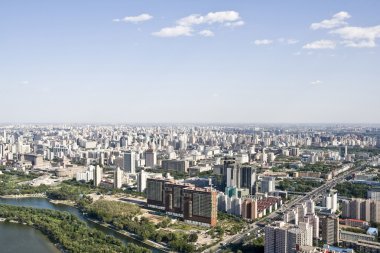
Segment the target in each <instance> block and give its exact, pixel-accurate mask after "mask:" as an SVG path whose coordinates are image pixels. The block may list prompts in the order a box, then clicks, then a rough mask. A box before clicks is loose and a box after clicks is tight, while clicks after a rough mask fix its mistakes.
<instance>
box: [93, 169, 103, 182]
mask: <svg viewBox="0 0 380 253" xmlns="http://www.w3.org/2000/svg"><path fill="white" fill-rule="evenodd" d="M102 174H103V173H102V168H101V167H100V166H99V165H96V168H95V170H94V186H99V184H100V182H101V181H102V176H103V175H102Z"/></svg>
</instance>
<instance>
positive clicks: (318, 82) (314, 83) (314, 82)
mask: <svg viewBox="0 0 380 253" xmlns="http://www.w3.org/2000/svg"><path fill="white" fill-rule="evenodd" d="M322 83H323V82H322V81H321V80H315V81H311V82H310V84H312V85H318V84H322Z"/></svg>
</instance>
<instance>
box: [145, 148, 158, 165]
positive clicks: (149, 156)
mask: <svg viewBox="0 0 380 253" xmlns="http://www.w3.org/2000/svg"><path fill="white" fill-rule="evenodd" d="M156 165H157V153H156V152H155V151H154V150H153V149H149V150H147V151H146V152H145V166H147V167H151V168H153V167H154V166H156Z"/></svg>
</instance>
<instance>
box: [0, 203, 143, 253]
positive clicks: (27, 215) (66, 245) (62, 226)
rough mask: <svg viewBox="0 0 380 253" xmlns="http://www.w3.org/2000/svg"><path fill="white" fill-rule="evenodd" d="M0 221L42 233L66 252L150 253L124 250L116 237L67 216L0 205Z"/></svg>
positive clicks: (139, 249)
mask: <svg viewBox="0 0 380 253" xmlns="http://www.w3.org/2000/svg"><path fill="white" fill-rule="evenodd" d="M0 217H2V218H6V219H7V220H14V221H18V222H20V223H25V224H27V225H29V226H32V227H34V228H36V229H38V230H40V231H41V232H42V233H43V234H45V235H46V236H47V237H48V238H49V239H50V240H51V241H52V242H54V243H58V244H59V245H60V246H62V247H63V249H64V250H66V251H67V252H73V253H75V252H99V253H100V252H124V253H132V252H133V253H148V252H150V250H148V249H145V248H143V247H139V246H137V245H135V244H133V243H129V244H128V245H127V246H124V244H123V243H122V242H121V241H120V240H118V239H116V238H115V237H112V236H108V235H105V234H104V233H103V232H101V231H98V230H96V229H91V228H89V227H88V226H87V225H86V224H85V223H84V222H82V221H80V220H79V219H78V218H77V217H75V216H74V215H72V214H69V213H67V212H59V211H53V210H47V209H36V208H29V207H16V206H10V205H0Z"/></svg>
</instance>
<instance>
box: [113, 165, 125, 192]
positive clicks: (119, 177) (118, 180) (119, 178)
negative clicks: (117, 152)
mask: <svg viewBox="0 0 380 253" xmlns="http://www.w3.org/2000/svg"><path fill="white" fill-rule="evenodd" d="M122 185H123V171H122V170H121V169H120V168H119V167H117V168H116V170H115V173H114V181H113V187H114V188H116V189H120V188H121V186H122Z"/></svg>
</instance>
